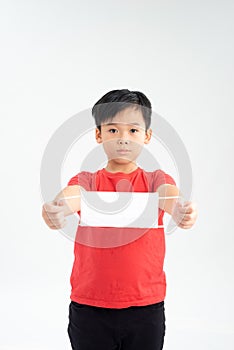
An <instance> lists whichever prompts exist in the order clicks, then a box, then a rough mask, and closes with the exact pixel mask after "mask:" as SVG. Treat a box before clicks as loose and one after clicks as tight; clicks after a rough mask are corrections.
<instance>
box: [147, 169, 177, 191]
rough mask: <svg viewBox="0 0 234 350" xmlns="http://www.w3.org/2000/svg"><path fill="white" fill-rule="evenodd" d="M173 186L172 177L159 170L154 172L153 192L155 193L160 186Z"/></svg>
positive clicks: (174, 183)
mask: <svg viewBox="0 0 234 350" xmlns="http://www.w3.org/2000/svg"><path fill="white" fill-rule="evenodd" d="M166 184H168V185H175V186H176V182H175V180H174V179H173V177H172V176H170V175H169V174H167V173H165V172H164V171H163V170H161V169H159V170H156V171H155V172H154V186H153V187H154V191H157V188H158V187H159V186H161V185H166Z"/></svg>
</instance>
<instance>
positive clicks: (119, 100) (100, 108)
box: [92, 89, 152, 131]
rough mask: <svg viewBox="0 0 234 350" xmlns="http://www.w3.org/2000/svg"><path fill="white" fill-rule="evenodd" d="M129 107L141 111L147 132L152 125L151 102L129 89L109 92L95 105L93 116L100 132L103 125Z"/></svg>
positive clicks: (141, 94)
mask: <svg viewBox="0 0 234 350" xmlns="http://www.w3.org/2000/svg"><path fill="white" fill-rule="evenodd" d="M135 105H136V106H135ZM129 107H132V108H133V107H134V108H136V109H140V110H141V112H142V115H143V118H144V121H145V128H146V129H145V130H146V131H147V130H148V129H149V127H150V124H151V114H152V107H151V102H150V100H149V99H148V98H147V97H146V96H145V94H143V93H142V92H140V91H130V90H128V89H121V90H112V91H109V92H107V93H106V94H105V95H104V96H102V97H101V98H100V99H99V100H98V101H97V102H96V103H95V105H94V106H93V108H92V115H93V117H94V119H95V123H96V126H97V128H98V129H99V131H101V123H104V122H106V121H107V120H110V121H111V120H112V119H113V118H114V116H115V115H116V114H117V113H118V112H120V111H122V110H124V109H126V108H129Z"/></svg>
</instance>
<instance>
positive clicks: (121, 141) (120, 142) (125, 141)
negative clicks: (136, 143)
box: [118, 139, 129, 145]
mask: <svg viewBox="0 0 234 350" xmlns="http://www.w3.org/2000/svg"><path fill="white" fill-rule="evenodd" d="M118 143H119V144H120V145H122V144H126V145H127V144H129V140H123V139H120V140H118Z"/></svg>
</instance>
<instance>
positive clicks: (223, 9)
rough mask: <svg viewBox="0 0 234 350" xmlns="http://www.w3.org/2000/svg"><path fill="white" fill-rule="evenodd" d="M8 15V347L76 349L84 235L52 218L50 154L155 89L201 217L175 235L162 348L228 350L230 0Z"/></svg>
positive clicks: (233, 56)
mask: <svg viewBox="0 0 234 350" xmlns="http://www.w3.org/2000/svg"><path fill="white" fill-rule="evenodd" d="M0 13H1V18H0V28H1V55H0V60H1V64H0V76H1V91H0V96H1V104H0V113H1V187H2V200H1V246H0V250H1V252H0V269H1V288H0V310H1V312H0V322H1V324H0V349H1V350H13V349H14V350H15V349H17V350H21V349H23V350H29V349H30V350H39V349H40V350H64V349H70V344H69V339H68V335H67V331H66V328H67V324H68V305H69V301H70V299H69V297H70V281H69V278H70V273H71V268H72V263H73V243H72V242H71V241H69V240H68V239H66V238H65V237H64V236H62V235H61V234H60V233H59V232H57V231H52V230H50V229H49V228H47V226H46V225H45V224H44V222H43V220H42V218H41V206H42V202H41V195H40V164H41V159H42V156H43V152H44V149H45V147H46V145H47V142H48V141H49V139H50V137H51V136H52V135H53V133H54V131H55V130H56V129H57V128H58V127H59V126H60V125H61V124H62V123H64V122H65V121H66V120H67V119H68V118H70V117H71V116H72V115H74V114H76V113H78V112H79V111H81V110H83V109H86V108H90V107H92V105H93V104H94V103H95V102H96V101H97V99H99V98H100V97H101V96H102V95H103V94H104V93H106V92H107V91H109V90H112V89H119V88H129V89H130V90H131V89H132V90H140V91H142V92H144V93H145V94H146V95H147V96H148V97H149V99H150V100H151V102H152V105H153V109H154V110H155V111H156V112H157V113H158V114H159V115H161V116H163V117H164V118H165V119H166V120H167V121H168V122H169V123H170V124H171V125H172V126H173V127H174V128H175V130H176V131H177V132H178V134H179V135H180V137H181V139H182V140H183V142H184V144H185V145H186V148H187V151H188V153H189V155H190V159H191V162H192V167H193V176H194V182H193V200H194V201H195V202H196V203H197V205H198V208H199V217H198V220H197V223H196V225H195V226H194V227H193V228H192V229H191V230H182V229H177V231H176V232H175V233H174V234H172V235H169V236H167V237H166V240H167V252H166V261H165V270H166V274H167V283H168V286H167V297H166V301H165V308H166V318H167V323H166V326H167V331H166V337H165V346H164V349H165V350H185V349H190V350H195V349H196V350H197V349H199V350H207V349H209V350H220V349H231V348H232V346H233V342H234V316H233V314H234V303H233V295H234V273H233V263H234V261H233V260H234V258H233V256H234V255H233V243H234V238H233V235H234V231H233V227H232V223H233V220H232V218H233V206H232V203H233V198H232V196H233V181H231V179H233V175H234V173H233V157H232V153H233V97H234V96H233V91H234V90H233V88H234V79H233V62H234V48H233V34H234V4H233V1H231V0H230V1H228V0H223V1H221V0H220V1H215V0H213V1H211V0H210V1H209V0H208V1H200V0H196V1H185V0H183V1H182V0H181V1H179V0H178V1H165V0H163V1H153V0H152V1H149V0H145V1H138V0H135V1H133V0H128V1H123V0H120V1H118V2H116V1H113V2H112V1H104V0H102V1H94V0H93V1H90V0H86V1H82V2H81V1H71V0H70V1H69V0H67V1H61V0H57V1H54V0H53V1H44V0H40V1H39V0H38V1H35V0H30V1H29V0H28V1H26V0H23V1H16V0H15V1H13V0H9V1H1V11H0ZM80 152H81V153H82V155H80V154H79V153H78V152H77V155H76V157H77V162H78V163H79V157H81V158H82V157H83V155H84V152H85V149H84V148H81V149H80ZM164 170H165V171H166V172H169V173H170V167H166V168H165V169H164ZM66 171H67V173H69V176H68V178H66V181H67V180H69V178H70V177H71V176H73V175H75V174H76V172H75V173H74V170H73V168H70V171H69V170H66ZM64 181H65V180H64Z"/></svg>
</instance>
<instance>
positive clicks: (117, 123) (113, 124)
mask: <svg viewBox="0 0 234 350" xmlns="http://www.w3.org/2000/svg"><path fill="white" fill-rule="evenodd" d="M116 124H128V125H129V124H130V125H139V126H141V124H139V123H123V122H122V123H107V124H104V125H116Z"/></svg>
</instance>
